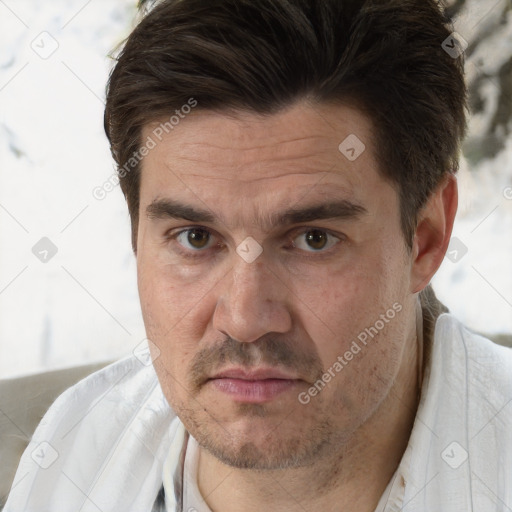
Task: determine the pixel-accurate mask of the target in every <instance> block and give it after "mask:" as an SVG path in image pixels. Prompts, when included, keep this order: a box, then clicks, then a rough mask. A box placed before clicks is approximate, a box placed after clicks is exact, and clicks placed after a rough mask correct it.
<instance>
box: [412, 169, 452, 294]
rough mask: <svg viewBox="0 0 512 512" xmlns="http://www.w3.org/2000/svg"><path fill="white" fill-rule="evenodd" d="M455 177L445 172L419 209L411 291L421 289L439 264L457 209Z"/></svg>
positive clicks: (414, 242)
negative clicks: (445, 174)
mask: <svg viewBox="0 0 512 512" xmlns="http://www.w3.org/2000/svg"><path fill="white" fill-rule="evenodd" d="M457 204H458V192H457V179H456V177H455V176H454V175H453V174H451V173H450V174H448V175H447V176H446V177H445V178H443V181H442V182H441V183H440V184H439V185H438V187H437V188H436V190H435V191H434V192H433V193H432V195H431V196H430V199H429V200H428V202H427V204H426V205H425V207H424V208H423V209H422V211H421V213H420V215H419V218H418V226H417V228H416V233H415V235H414V241H413V247H412V256H413V259H412V267H411V293H417V292H420V291H421V290H423V288H425V286H427V284H428V283H429V282H430V280H431V279H432V276H433V275H434V274H435V273H436V271H437V269H438V268H439V266H440V265H441V263H442V261H443V258H444V255H445V253H446V251H447V249H448V244H449V243H450V238H451V235H452V228H453V221H454V220H455V214H456V213H457Z"/></svg>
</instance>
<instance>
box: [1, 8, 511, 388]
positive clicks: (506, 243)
mask: <svg viewBox="0 0 512 512" xmlns="http://www.w3.org/2000/svg"><path fill="white" fill-rule="evenodd" d="M450 12H451V14H453V15H455V16H456V17H457V18H456V32H457V34H456V35H455V36H454V37H456V38H457V40H458V41H459V43H460V47H461V48H465V47H466V43H467V48H466V49H465V56H466V72H467V79H468V83H469V87H470V94H471V95H470V102H471V110H472V117H471V121H470V132H469V136H468V138H467V141H466V143H465V145H464V158H463V161H462V164H461V171H460V175H459V184H460V195H461V197H460V207H459V212H458V216H457V221H456V225H455V229H454V233H453V238H452V242H451V244H450V248H449V250H448V253H447V257H446V258H445V261H444V263H443V265H442V267H441V269H440V270H439V272H438V274H437V275H436V277H435V278H434V280H433V286H434V289H435V291H436V293H437V294H438V296H439V298H440V299H441V300H442V301H443V302H444V303H445V304H446V305H447V306H448V307H449V309H450V310H451V311H452V312H453V313H454V314H455V315H456V316H457V317H458V318H460V319H461V320H462V321H463V322H464V323H466V324H467V325H468V326H469V327H471V328H473V329H475V330H477V331H480V332H483V333H486V334H487V335H489V336H491V337H492V338H493V339H496V340H500V341H503V340H505V339H506V338H508V337H510V335H511V333H512V137H511V135H510V132H511V130H512V3H511V1H510V0H457V1H453V2H451V3H450ZM136 13H137V8H136V2H135V1H132V0H130V1H128V0H102V1H100V0H89V1H85V0H51V1H48V2H36V1H35V0H16V1H14V0H0V47H1V48H2V51H1V52H0V378H5V377H14V376H19V375H24V374H29V373H34V372H38V371H43V370H46V369H50V368H60V367H66V366H71V365H78V364H85V363H91V362H96V361H103V360H107V359H116V358H118V357H122V356H124V355H127V354H129V353H130V352H131V351H133V350H134V349H135V347H137V345H138V344H139V343H140V342H141V341H142V340H143V339H144V337H145V334H144V326H143V323H142V317H141V313H140V307H139V302H138V296H137V288H136V271H135V259H134V256H133V254H132V252H131V247H130V227H129V217H128V212H127V208H126V205H125V202H124V198H123V196H122V193H121V191H120V189H119V187H113V190H111V191H109V192H108V193H106V194H105V195H104V197H102V198H98V196H97V195H95V194H94V190H95V189H96V188H97V187H101V186H103V184H104V183H105V182H106V181H107V180H108V179H109V178H110V177H111V176H112V174H113V173H114V171H115V168H114V166H113V162H112V160H111V157H110V153H109V149H108V144H107V141H106V138H105V135H104V133H103V126H102V122H103V107H104V97H105V83H106V80H107V77H108V73H109V71H110V69H111V67H112V65H113V61H112V59H111V58H109V57H108V55H109V53H111V51H112V50H113V49H114V48H115V47H116V46H117V45H118V44H119V43H120V42H121V41H122V40H123V39H124V38H125V37H126V36H127V35H128V34H129V32H130V31H131V29H132V28H133V26H134V23H135V18H136ZM442 43H443V42H442V41H440V44H442ZM452 46H453V45H452ZM457 47H459V45H458V46H457Z"/></svg>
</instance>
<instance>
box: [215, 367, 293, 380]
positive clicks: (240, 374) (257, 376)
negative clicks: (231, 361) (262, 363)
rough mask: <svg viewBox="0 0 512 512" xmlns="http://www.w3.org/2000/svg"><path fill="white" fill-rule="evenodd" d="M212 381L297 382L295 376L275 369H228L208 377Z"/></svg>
mask: <svg viewBox="0 0 512 512" xmlns="http://www.w3.org/2000/svg"><path fill="white" fill-rule="evenodd" d="M212 379H241V380H254V381H256V380H266V379H281V380H298V378H297V376H296V375H292V374H290V373H287V372H284V371H282V370H279V369H277V368H256V369H251V370H247V369H244V368H229V369H226V370H222V371H220V372H219V373H217V374H215V375H213V376H212V377H210V380H212Z"/></svg>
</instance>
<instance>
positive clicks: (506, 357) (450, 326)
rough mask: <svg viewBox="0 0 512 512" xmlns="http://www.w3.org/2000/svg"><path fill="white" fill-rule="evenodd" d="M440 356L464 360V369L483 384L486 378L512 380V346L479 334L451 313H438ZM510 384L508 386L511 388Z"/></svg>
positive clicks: (437, 327)
mask: <svg viewBox="0 0 512 512" xmlns="http://www.w3.org/2000/svg"><path fill="white" fill-rule="evenodd" d="M434 339H435V345H436V350H437V352H438V359H439V356H441V357H443V358H445V359H447V360H448V361H450V360H453V358H457V360H456V361H454V362H455V363H458V366H460V363H462V362H464V368H463V369H464V370H465V371H466V372H468V375H471V377H472V378H474V379H476V381H477V382H480V383H482V384H484V383H486V382H487V380H486V379H489V378H490V379H492V381H493V382H494V383H496V382H497V381H499V380H504V381H505V382H509V383H512V349H511V348H509V347H504V346H501V345H498V344H497V343H494V342H493V341H491V340H489V339H488V338H486V337H484V336H482V335H481V334H478V333H476V332H474V331H472V330H471V329H469V328H468V327H467V326H465V325H464V324H463V323H461V322H460V321H459V320H457V319H456V318H455V317H454V316H453V315H451V314H449V313H444V314H442V315H440V316H439V318H438V320H437V323H436V328H435V334H434ZM510 389H511V388H509V391H510Z"/></svg>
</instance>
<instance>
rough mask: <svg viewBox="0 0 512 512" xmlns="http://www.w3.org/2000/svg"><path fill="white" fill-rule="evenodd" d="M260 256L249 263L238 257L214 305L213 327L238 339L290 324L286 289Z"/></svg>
mask: <svg viewBox="0 0 512 512" xmlns="http://www.w3.org/2000/svg"><path fill="white" fill-rule="evenodd" d="M235 257H237V258H238V256H235ZM260 258H261V259H260ZM260 258H258V260H256V261H254V262H252V263H246V262H245V261H243V260H242V259H241V258H238V261H236V263H235V266H234V267H233V269H232V272H231V273H230V274H229V275H228V276H226V281H224V283H225V284H224V287H223V288H222V291H221V293H220V294H219V297H218V299H217V304H216V307H215V312H214V316H213V327H214V328H215V329H216V330H218V331H220V332H222V333H223V334H225V335H228V336H230V337H231V338H233V339H235V340H237V341H240V342H245V343H249V342H252V341H256V340H258V339H259V338H261V337H262V336H263V335H265V334H268V333H271V332H275V333H285V332H288V331H289V330H290V329H291V327H292V320H291V316H290V312H289V306H288V304H287V297H288V296H289V293H287V288H286V286H285V285H284V284H283V283H282V282H281V281H280V280H279V279H278V278H277V277H276V274H275V273H274V272H272V271H271V270H270V268H269V267H268V266H267V265H266V263H265V262H264V261H263V258H262V257H261V256H260Z"/></svg>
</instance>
